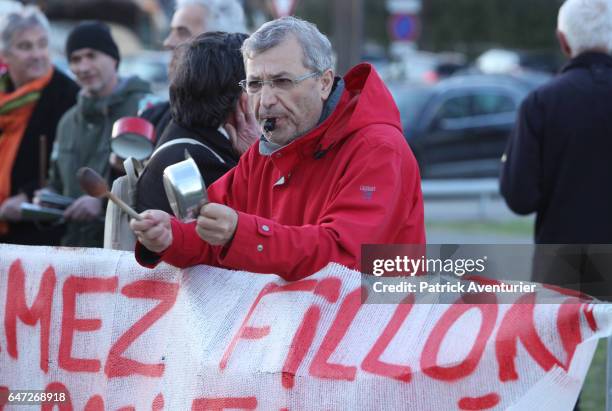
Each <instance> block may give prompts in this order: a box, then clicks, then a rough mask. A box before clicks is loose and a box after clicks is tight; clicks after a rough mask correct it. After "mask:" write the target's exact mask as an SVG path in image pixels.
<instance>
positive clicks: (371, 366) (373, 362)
mask: <svg viewBox="0 0 612 411" xmlns="http://www.w3.org/2000/svg"><path fill="white" fill-rule="evenodd" d="M413 304H414V294H412V295H410V296H408V297H407V298H406V299H405V300H404V301H402V302H401V303H400V304H398V306H397V308H396V309H395V312H394V313H393V316H392V317H391V319H390V320H389V323H388V324H387V326H386V327H385V329H384V331H383V332H382V334H381V335H380V337H378V340H377V341H376V343H375V344H374V346H373V347H372V350H370V352H369V353H368V355H367V356H366V357H365V359H364V360H363V362H362V363H361V368H362V369H363V370H364V371H366V372H369V373H371V374H377V375H382V376H384V377H390V378H393V379H395V380H398V381H402V382H410V380H411V379H412V371H411V369H410V367H408V366H407V365H397V364H390V363H386V362H384V361H381V360H380V356H381V355H383V353H384V352H385V350H386V349H387V347H388V346H389V343H390V342H391V340H393V337H395V334H397V332H398V331H399V329H400V327H401V326H402V324H403V323H404V320H406V317H408V314H410V311H411V310H412V306H413Z"/></svg>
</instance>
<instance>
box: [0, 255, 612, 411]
mask: <svg viewBox="0 0 612 411" xmlns="http://www.w3.org/2000/svg"><path fill="white" fill-rule="evenodd" d="M360 277H361V276H360V274H359V273H357V272H354V271H349V270H347V269H345V268H343V267H340V266H337V265H330V266H329V267H327V268H326V269H324V270H322V271H321V272H319V273H317V274H316V275H313V276H312V277H309V278H307V279H305V280H302V281H299V282H295V283H286V282H285V281H283V280H281V279H280V278H279V277H276V276H274V275H261V274H251V273H245V272H235V271H228V270H222V269H218V268H213V267H207V266H198V267H194V268H192V269H189V270H184V271H181V270H178V269H175V268H172V267H169V266H161V267H160V268H158V269H156V270H148V269H145V268H142V267H140V266H138V265H137V264H136V262H135V260H134V258H133V255H132V253H126V252H117V251H109V250H100V249H68V248H48V247H20V246H8V245H2V246H0V321H2V322H3V326H2V327H0V394H2V393H3V394H4V396H3V398H7V394H8V393H11V394H15V393H19V392H22V391H24V390H47V391H48V392H57V391H62V392H65V393H66V400H65V401H64V402H63V403H61V404H56V405H55V406H54V407H56V408H57V407H59V409H60V410H72V409H74V410H82V409H86V410H118V409H121V410H162V409H164V410H189V409H192V410H222V409H246V410H252V409H258V410H484V409H487V410H489V409H491V410H505V409H512V410H527V409H537V410H555V411H559V410H571V409H572V407H573V404H574V403H575V400H576V397H577V395H578V392H579V390H580V387H581V386H582V383H583V381H584V377H585V374H586V372H587V369H588V367H589V364H590V361H591V358H592V355H593V351H594V349H595V345H596V341H597V338H601V337H606V336H608V335H609V334H610V330H611V321H610V320H611V318H612V313H611V310H610V307H609V306H607V305H601V304H597V305H593V304H590V303H588V302H585V301H582V300H578V299H577V298H575V297H570V296H568V295H563V294H560V293H556V292H554V291H550V290H549V291H547V292H548V293H549V294H551V293H553V294H554V295H555V296H556V297H555V298H557V299H558V304H537V301H538V298H540V297H539V294H525V295H523V296H522V297H521V301H519V302H517V303H516V304H513V305H499V304H487V305H469V304H455V305H435V304H434V305H432V304H428V305H425V304H414V305H412V304H399V305H384V304H362V303H361V298H362V289H361V278H360ZM534 303H535V304H534ZM0 397H1V396H0ZM11 398H13V400H14V401H13V403H6V404H2V403H0V409H2V407H3V406H4V409H17V410H23V409H27V408H23V407H22V406H21V405H19V406H17V405H13V404H14V403H15V398H16V397H15V395H13V396H12V397H11ZM19 400H20V401H21V402H20V404H24V401H26V400H27V399H23V398H21V397H19ZM5 401H6V400H5ZM33 408H34V409H52V408H53V406H52V404H49V403H47V404H43V405H42V408H41V405H36V406H33Z"/></svg>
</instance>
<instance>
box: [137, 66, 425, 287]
mask: <svg viewBox="0 0 612 411" xmlns="http://www.w3.org/2000/svg"><path fill="white" fill-rule="evenodd" d="M344 81H345V90H344V91H343V93H342V96H341V98H340V101H339V102H338V105H337V106H336V108H335V110H334V112H333V113H332V114H331V115H330V116H329V117H328V118H327V119H326V120H325V121H324V122H323V123H321V124H320V125H319V126H318V127H317V128H315V129H314V130H312V131H310V132H309V133H308V134H306V135H304V136H302V137H300V138H298V139H297V140H294V141H293V142H292V143H290V144H288V145H287V146H285V147H283V148H281V149H280V150H278V151H276V152H274V153H273V154H272V155H271V156H264V155H261V154H260V153H259V149H258V146H259V145H258V144H254V145H253V147H251V148H250V149H249V150H248V151H247V152H246V153H245V154H244V155H243V156H242V158H241V159H240V162H239V163H238V165H237V166H236V167H235V168H234V169H232V170H231V171H229V172H228V173H227V174H225V175H224V176H223V177H221V178H220V179H219V180H217V181H216V182H215V183H214V184H213V185H212V186H210V188H209V189H208V196H209V198H210V201H211V202H216V203H221V204H225V205H227V206H229V207H232V208H234V209H235V210H236V211H237V212H238V227H237V229H236V232H235V235H234V238H233V239H232V241H231V243H229V244H228V245H226V246H224V247H220V246H210V245H209V244H208V243H206V242H205V241H203V240H201V239H200V238H199V237H198V235H197V233H196V231H195V222H192V223H188V224H184V223H181V222H180V221H178V220H176V219H173V220H172V235H173V243H172V245H171V246H170V247H169V248H168V249H167V250H165V251H164V252H163V254H162V255H161V259H162V260H163V261H165V262H167V263H169V264H172V265H174V266H177V267H189V266H193V265H197V264H208V265H214V266H219V267H225V268H231V269H237V270H246V271H251V272H258V273H275V274H278V275H280V276H281V277H283V278H284V279H286V280H299V279H301V278H304V277H306V276H308V275H311V274H313V273H315V272H317V271H319V270H320V269H321V268H323V267H325V266H326V265H327V264H328V263H329V262H337V263H340V264H343V265H345V266H347V267H350V268H353V269H359V266H360V254H361V252H360V251H361V245H362V244H422V243H424V242H425V228H424V222H423V198H422V194H421V185H420V176H419V171H418V167H417V163H416V161H415V159H414V156H413V155H412V152H411V151H410V148H409V147H408V144H407V143H406V141H405V140H404V137H403V135H402V131H401V123H400V118H399V112H398V110H397V107H396V106H395V103H394V101H393V98H392V97H391V95H390V93H389V91H388V90H387V88H386V87H385V85H384V83H383V82H382V80H381V79H380V77H379V76H378V74H377V73H376V71H375V70H374V68H373V67H372V66H370V65H369V64H360V65H358V66H356V67H355V68H353V69H352V70H351V71H350V72H349V73H348V74H347V75H346V77H345V78H344ZM282 177H284V179H281V178H282ZM141 247H142V246H141V245H138V246H137V253H136V255H137V259H138V260H139V261H140V262H141V264H143V258H142V255H143V254H142V251H143V250H142V249H141ZM144 265H148V264H144ZM148 266H151V265H148Z"/></svg>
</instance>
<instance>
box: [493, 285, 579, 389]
mask: <svg viewBox="0 0 612 411" xmlns="http://www.w3.org/2000/svg"><path fill="white" fill-rule="evenodd" d="M535 299H536V295H535V294H534V293H530V294H526V295H524V296H522V297H521V298H519V299H518V300H517V302H516V303H515V304H514V305H513V306H512V307H510V309H509V310H508V311H507V312H506V315H505V316H504V318H503V319H502V321H501V324H500V326H499V330H498V332H497V336H496V338H495V355H496V357H497V362H498V363H499V380H500V381H502V382H506V381H512V380H518V379H519V375H518V373H517V372H516V365H515V363H514V362H515V359H516V356H517V344H518V341H519V340H520V341H521V342H522V343H523V346H524V347H525V349H526V350H527V352H528V353H529V355H531V357H532V358H533V359H534V360H535V361H536V363H537V364H538V365H539V366H540V367H541V368H542V369H543V370H544V371H550V369H551V368H552V367H554V366H555V365H558V366H559V367H562V368H563V369H564V370H567V367H566V366H565V365H564V364H563V363H561V362H560V361H559V360H558V359H557V358H556V357H555V356H554V355H553V353H551V352H550V351H549V350H548V349H547V348H546V346H545V345H544V343H543V342H542V340H541V339H540V337H539V336H538V333H537V331H536V327H535V320H534V309H535ZM517 324H520V326H518V325H517Z"/></svg>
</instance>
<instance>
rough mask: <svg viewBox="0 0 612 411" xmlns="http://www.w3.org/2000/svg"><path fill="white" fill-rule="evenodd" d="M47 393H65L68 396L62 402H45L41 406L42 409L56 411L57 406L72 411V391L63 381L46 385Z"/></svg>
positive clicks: (65, 410)
mask: <svg viewBox="0 0 612 411" xmlns="http://www.w3.org/2000/svg"><path fill="white" fill-rule="evenodd" d="M45 393H47V394H48V393H64V394H65V395H66V397H65V398H64V401H60V402H43V403H42V405H41V406H40V411H54V410H55V407H56V406H57V408H58V409H59V411H72V410H73V408H72V400H71V399H70V393H69V392H68V388H66V386H65V385H64V384H62V383H61V382H52V383H49V385H47V387H45Z"/></svg>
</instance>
